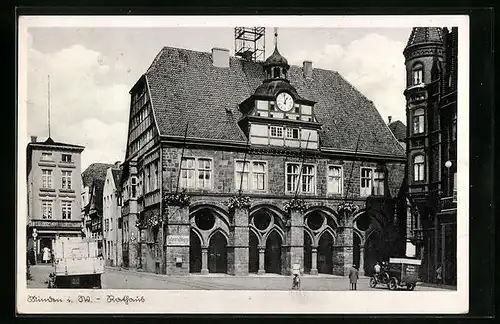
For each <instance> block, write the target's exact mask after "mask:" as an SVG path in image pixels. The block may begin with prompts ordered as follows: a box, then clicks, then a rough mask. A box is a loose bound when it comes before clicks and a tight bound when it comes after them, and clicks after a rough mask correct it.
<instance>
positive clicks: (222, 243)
mask: <svg viewBox="0 0 500 324" xmlns="http://www.w3.org/2000/svg"><path fill="white" fill-rule="evenodd" d="M226 246H227V240H226V237H225V236H224V235H223V234H222V233H221V232H219V231H217V232H216V233H215V234H214V235H213V236H212V237H211V238H210V243H209V251H208V272H210V273H227V249H226Z"/></svg>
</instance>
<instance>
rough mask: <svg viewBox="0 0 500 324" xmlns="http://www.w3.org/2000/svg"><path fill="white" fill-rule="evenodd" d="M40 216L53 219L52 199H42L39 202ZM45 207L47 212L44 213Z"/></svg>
mask: <svg viewBox="0 0 500 324" xmlns="http://www.w3.org/2000/svg"><path fill="white" fill-rule="evenodd" d="M40 209H41V211H40V216H42V219H53V216H54V201H53V200H50V199H42V200H41V203H40ZM45 209H47V213H45Z"/></svg>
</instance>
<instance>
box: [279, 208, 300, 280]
mask: <svg viewBox="0 0 500 324" xmlns="http://www.w3.org/2000/svg"><path fill="white" fill-rule="evenodd" d="M286 239H287V242H286V245H285V246H284V249H283V250H284V252H285V260H284V261H285V262H283V263H282V264H283V265H284V267H283V269H282V274H284V275H291V274H292V268H293V265H294V264H299V265H300V270H301V272H302V271H303V270H304V216H303V214H302V212H301V211H299V210H297V209H292V210H291V211H290V228H289V229H288V232H287V235H286Z"/></svg>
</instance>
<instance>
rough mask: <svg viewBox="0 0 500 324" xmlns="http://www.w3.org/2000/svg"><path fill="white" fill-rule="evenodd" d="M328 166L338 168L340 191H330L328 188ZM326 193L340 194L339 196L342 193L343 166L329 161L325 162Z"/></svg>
mask: <svg viewBox="0 0 500 324" xmlns="http://www.w3.org/2000/svg"><path fill="white" fill-rule="evenodd" d="M330 167H333V168H340V192H331V191H329V189H328V184H329V182H330V174H329V171H330ZM326 193H327V195H340V196H342V195H343V194H344V167H343V166H342V165H339V164H331V163H329V164H327V166H326Z"/></svg>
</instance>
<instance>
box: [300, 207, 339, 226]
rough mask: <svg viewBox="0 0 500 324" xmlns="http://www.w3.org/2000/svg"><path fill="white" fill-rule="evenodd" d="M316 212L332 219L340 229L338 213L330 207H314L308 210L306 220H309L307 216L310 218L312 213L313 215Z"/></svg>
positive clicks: (305, 215)
mask: <svg viewBox="0 0 500 324" xmlns="http://www.w3.org/2000/svg"><path fill="white" fill-rule="evenodd" d="M315 211H316V212H320V213H323V214H324V215H325V216H326V217H327V218H330V219H331V220H333V222H334V224H335V226H336V227H338V226H339V225H340V224H339V218H338V213H337V212H336V211H335V210H333V209H332V208H330V207H328V206H312V207H310V208H308V209H307V210H306V211H305V212H304V220H305V219H306V218H307V216H309V215H310V214H311V213H313V212H315Z"/></svg>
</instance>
